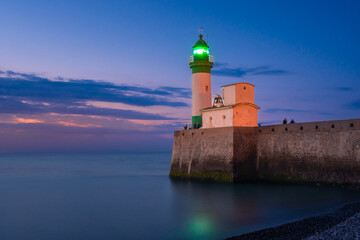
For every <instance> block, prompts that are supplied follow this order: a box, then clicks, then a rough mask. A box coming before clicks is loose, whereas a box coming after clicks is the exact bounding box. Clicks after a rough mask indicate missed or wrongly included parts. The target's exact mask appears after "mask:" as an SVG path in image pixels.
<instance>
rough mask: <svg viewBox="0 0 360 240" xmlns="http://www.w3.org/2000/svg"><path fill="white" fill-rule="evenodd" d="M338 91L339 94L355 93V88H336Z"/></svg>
mask: <svg viewBox="0 0 360 240" xmlns="http://www.w3.org/2000/svg"><path fill="white" fill-rule="evenodd" d="M335 90H336V91H339V92H349V91H353V90H354V88H352V87H337V88H335Z"/></svg>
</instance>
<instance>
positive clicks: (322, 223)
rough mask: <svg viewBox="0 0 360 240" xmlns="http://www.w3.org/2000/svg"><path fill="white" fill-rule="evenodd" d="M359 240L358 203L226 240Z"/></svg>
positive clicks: (359, 207)
mask: <svg viewBox="0 0 360 240" xmlns="http://www.w3.org/2000/svg"><path fill="white" fill-rule="evenodd" d="M269 239H271V240H283V239H292V240H325V239H326V240H331V239H337V240H345V239H346V240H348V239H349V240H350V239H351V240H356V239H358V240H360V202H357V203H352V204H347V205H345V206H343V207H341V208H339V209H337V210H335V211H334V212H331V213H327V214H323V215H319V216H315V217H309V218H305V219H303V220H300V221H296V222H292V223H287V224H284V225H280V226H277V227H273V228H267V229H263V230H260V231H255V232H251V233H246V234H243V235H240V236H236V237H230V238H227V239H226V240H269Z"/></svg>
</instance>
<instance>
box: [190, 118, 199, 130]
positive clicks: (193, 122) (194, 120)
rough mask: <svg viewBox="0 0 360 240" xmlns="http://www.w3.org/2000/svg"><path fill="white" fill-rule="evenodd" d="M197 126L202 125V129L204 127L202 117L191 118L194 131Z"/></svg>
mask: <svg viewBox="0 0 360 240" xmlns="http://www.w3.org/2000/svg"><path fill="white" fill-rule="evenodd" d="M195 124H196V126H197V125H199V124H200V127H202V116H201V115H200V116H192V117H191V127H192V128H193V129H194V128H196V127H195Z"/></svg>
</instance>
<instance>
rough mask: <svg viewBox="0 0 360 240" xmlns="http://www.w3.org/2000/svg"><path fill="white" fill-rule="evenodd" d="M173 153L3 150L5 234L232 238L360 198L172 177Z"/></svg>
mask: <svg viewBox="0 0 360 240" xmlns="http://www.w3.org/2000/svg"><path fill="white" fill-rule="evenodd" d="M170 162H171V153H122V154H119V153H116V154H110V153H109V154H103V153H101V154H100V153H99V154H1V155H0V239H1V240H7V239H9V240H17V239H21V240H23V239H27V240H35V239H36V240H42V239H46V240H50V239H51V240H57V239H59V240H60V239H61V240H63V239H77V240H82V239H84V240H85V239H86V240H90V239H101V240H105V239H224V238H227V237H231V236H235V235H239V234H243V233H247V232H251V231H255V230H260V229H263V228H267V227H273V226H276V225H280V224H284V223H287V222H291V221H295V220H299V219H303V218H306V217H309V216H313V215H318V214H321V213H326V212H328V211H331V210H333V209H334V208H337V207H340V206H342V205H344V204H346V203H351V202H354V201H359V200H360V192H357V191H352V190H346V189H342V188H334V187H325V186H309V185H291V184H259V183H243V184H241V183H239V184H229V183H213V182H212V183H211V182H203V181H187V180H171V179H170V178H169V177H168V173H169V168H170Z"/></svg>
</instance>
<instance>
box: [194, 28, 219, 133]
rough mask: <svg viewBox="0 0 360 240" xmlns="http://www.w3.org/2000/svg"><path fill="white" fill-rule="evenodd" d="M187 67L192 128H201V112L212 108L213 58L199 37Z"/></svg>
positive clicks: (200, 36) (201, 36)
mask: <svg viewBox="0 0 360 240" xmlns="http://www.w3.org/2000/svg"><path fill="white" fill-rule="evenodd" d="M189 65H190V68H191V71H192V118H191V122H192V127H193V128H194V126H195V124H196V125H200V127H201V126H202V115H201V111H200V110H202V109H204V108H209V107H211V106H212V103H211V68H212V67H213V65H214V58H213V56H212V55H211V54H210V53H209V46H208V45H207V43H206V42H205V41H204V40H203V35H202V34H200V35H199V40H198V41H197V42H196V43H195V45H194V46H193V55H191V56H190V59H189Z"/></svg>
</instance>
